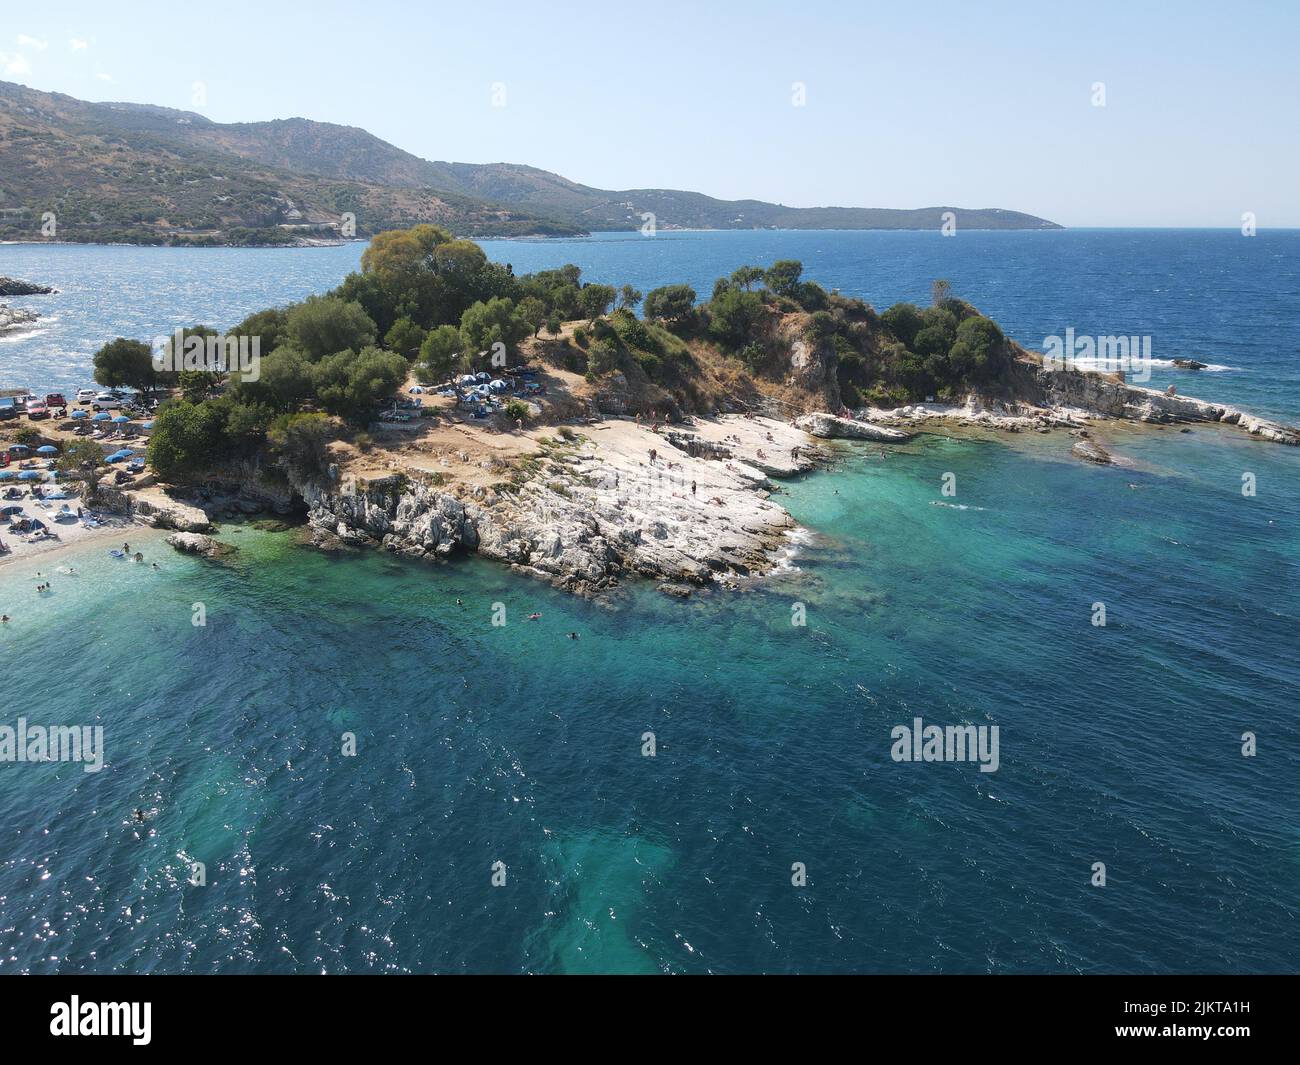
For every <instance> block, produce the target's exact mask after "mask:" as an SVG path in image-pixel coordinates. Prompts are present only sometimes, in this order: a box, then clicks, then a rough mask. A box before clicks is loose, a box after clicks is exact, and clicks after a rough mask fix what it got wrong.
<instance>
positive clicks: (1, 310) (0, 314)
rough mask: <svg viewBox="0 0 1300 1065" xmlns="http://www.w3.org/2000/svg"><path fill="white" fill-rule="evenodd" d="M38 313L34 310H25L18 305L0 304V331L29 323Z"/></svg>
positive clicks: (35, 318) (38, 316)
mask: <svg viewBox="0 0 1300 1065" xmlns="http://www.w3.org/2000/svg"><path fill="white" fill-rule="evenodd" d="M38 318H40V315H39V314H37V313H36V312H35V311H25V310H22V309H21V308H19V307H4V306H0V333H3V332H5V331H6V330H8V329H18V328H20V327H21V326H25V325H31V324H32V323H33V322H35V321H36V320H37V319H38Z"/></svg>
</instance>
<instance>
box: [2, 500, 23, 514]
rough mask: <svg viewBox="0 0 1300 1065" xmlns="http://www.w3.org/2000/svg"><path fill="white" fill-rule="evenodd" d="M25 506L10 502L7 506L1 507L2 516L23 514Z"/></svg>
mask: <svg viewBox="0 0 1300 1065" xmlns="http://www.w3.org/2000/svg"><path fill="white" fill-rule="evenodd" d="M22 512H23V508H22V507H21V506H19V505H18V504H17V503H10V504H9V505H8V506H7V507H0V517H8V516H9V515H10V514H21V513H22Z"/></svg>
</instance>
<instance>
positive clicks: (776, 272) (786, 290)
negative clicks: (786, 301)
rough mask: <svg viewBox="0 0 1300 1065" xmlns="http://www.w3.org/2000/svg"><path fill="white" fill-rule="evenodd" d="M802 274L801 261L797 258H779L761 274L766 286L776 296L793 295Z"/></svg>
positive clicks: (796, 290)
mask: <svg viewBox="0 0 1300 1065" xmlns="http://www.w3.org/2000/svg"><path fill="white" fill-rule="evenodd" d="M802 276H803V263H801V262H799V260H798V259H780V260H778V261H777V262H774V263H773V264H772V265H771V266H769V267H768V268H767V272H766V273H765V274H764V275H763V277H764V279H765V280H766V281H767V287H768V288H770V289H771V290H772V291H773V292H775V293H776V294H777V295H778V296H789V297H792V298H793V297H794V296H795V294H796V293H797V292H798V288H799V278H800V277H802Z"/></svg>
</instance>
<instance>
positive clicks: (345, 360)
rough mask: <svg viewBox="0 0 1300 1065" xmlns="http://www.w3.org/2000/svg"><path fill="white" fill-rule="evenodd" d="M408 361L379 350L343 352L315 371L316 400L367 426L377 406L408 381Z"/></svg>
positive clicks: (327, 407) (340, 414)
mask: <svg viewBox="0 0 1300 1065" xmlns="http://www.w3.org/2000/svg"><path fill="white" fill-rule="evenodd" d="M407 370H408V366H407V363H406V360H405V359H404V358H402V356H400V355H394V354H393V353H392V352H391V351H381V350H380V349H379V348H376V347H367V348H363V349H362V350H361V351H360V352H359V353H353V352H351V351H340V352H338V353H337V354H334V355H327V356H326V357H325V358H323V359H321V361H320V362H318V363H316V365H315V366H313V367H312V384H313V386H314V388H315V390H316V399H317V401H318V402H319V403H320V405H321V406H322V407H324V408H325V409H326V410H327V411H329V412H330V413H331V414H337V415H339V416H340V417H343V418H347V419H348V420H349V421H353V422H364V421H365V420H366V417H367V416H368V415H369V414H370V412H371V410H372V408H373V407H374V405H375V404H376V403H379V402H381V401H383V400H386V399H389V398H390V397H391V396H392V395H393V394H394V393H395V392H396V391H397V390H398V389H399V388H401V387H402V383H403V382H404V381H405V380H406V374H407Z"/></svg>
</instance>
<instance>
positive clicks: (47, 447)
mask: <svg viewBox="0 0 1300 1065" xmlns="http://www.w3.org/2000/svg"><path fill="white" fill-rule="evenodd" d="M58 453H59V449H58V448H57V447H54V446H53V445H52V444H42V445H41V446H40V447H38V448H37V449H36V454H38V455H57V454H58Z"/></svg>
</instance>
